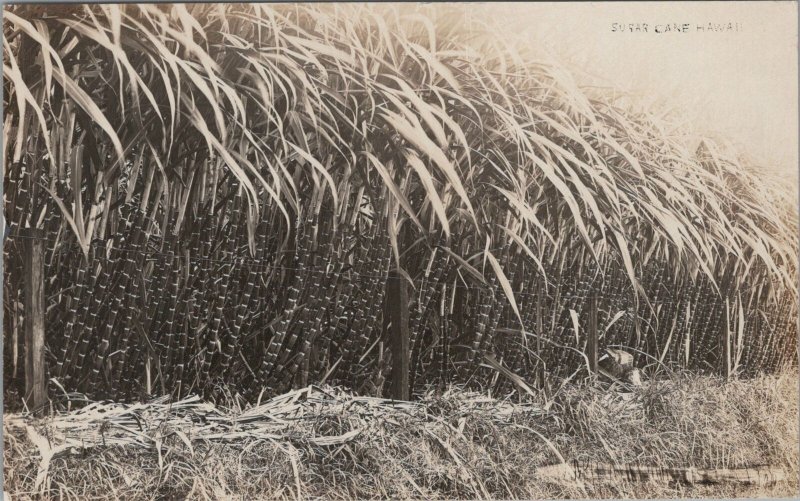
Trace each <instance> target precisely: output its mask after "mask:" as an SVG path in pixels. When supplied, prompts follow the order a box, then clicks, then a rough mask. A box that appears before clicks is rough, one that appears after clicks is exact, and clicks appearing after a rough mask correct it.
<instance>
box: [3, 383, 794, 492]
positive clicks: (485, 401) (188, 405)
mask: <svg viewBox="0 0 800 501" xmlns="http://www.w3.org/2000/svg"><path fill="white" fill-rule="evenodd" d="M797 378H798V373H797V371H791V372H787V373H784V374H780V375H776V376H763V377H759V378H756V379H752V380H742V381H737V380H734V381H730V382H724V381H721V380H719V379H716V378H711V377H698V376H690V375H675V376H673V377H672V378H671V379H669V380H665V381H659V382H651V383H647V382H646V383H645V386H644V387H642V388H638V389H636V390H635V391H633V392H628V390H625V391H622V390H623V389H622V388H620V387H616V386H612V387H609V385H608V384H603V383H592V384H589V383H569V384H567V385H565V386H564V387H563V388H562V389H561V390H560V391H559V392H558V393H557V395H556V396H555V397H553V398H551V399H547V398H545V397H544V396H542V397H541V398H527V400H526V401H525V402H523V403H519V402H508V401H498V400H494V399H491V398H487V397H485V396H481V395H480V394H477V393H470V392H464V391H458V390H457V389H451V390H449V391H447V392H445V393H444V394H430V395H427V396H425V397H423V398H422V399H421V401H420V402H419V403H417V404H414V405H401V406H396V405H392V404H391V403H389V402H386V401H380V400H377V399H369V398H359V397H354V396H352V395H348V394H346V393H344V392H340V391H338V390H334V389H324V391H322V390H319V391H313V392H312V391H307V392H295V393H293V394H290V395H288V396H287V397H285V398H283V399H282V400H281V399H278V400H275V401H271V402H268V403H266V404H262V405H261V406H260V407H256V408H254V409H253V408H251V409H249V410H247V409H244V410H243V409H240V408H237V406H236V405H234V404H231V408H224V409H223V408H217V407H214V406H212V405H210V404H206V403H201V402H198V401H191V400H190V401H185V402H184V403H182V404H173V405H172V406H170V405H166V404H164V403H163V402H162V403H156V404H152V405H149V406H148V405H144V406H140V407H138V408H130V407H129V406H127V407H126V406H120V405H116V404H108V405H97V406H94V407H91V408H90V409H89V410H86V409H84V410H83V411H75V410H73V411H72V413H71V414H67V415H59V416H57V417H56V418H52V417H51V418H48V419H46V420H39V421H36V422H34V423H33V426H32V427H30V429H29V428H26V425H29V424H30V421H28V420H27V419H25V418H23V417H22V416H19V415H13V416H7V417H6V419H5V420H4V446H5V448H4V468H5V481H6V486H5V489H6V491H7V493H8V494H10V496H11V498H12V499H27V498H32V497H39V496H41V495H42V494H43V493H44V494H45V495H46V496H47V497H62V496H63V497H64V498H72V499H101V498H109V497H113V498H117V499H170V498H180V499H183V498H186V497H187V496H188V497H189V498H196V499H257V498H269V499H275V498H298V497H299V498H304V499H308V498H323V497H324V498H328V499H354V498H373V499H374V498H419V499H453V498H459V499H464V498H469V499H476V498H503V499H510V498H514V499H542V498H586V497H590V498H675V497H692V498H697V497H789V496H792V497H793V496H796V495H797V493H798V422H797V418H798V388H797ZM292 400H293V401H292ZM231 402H233V400H231ZM548 404H549V406H548ZM31 431H33V433H31ZM31 437H33V441H32V438H31ZM37 437H38V438H37ZM70 437H72V438H70ZM76 437H79V438H77V441H75V440H76ZM36 440H39V441H40V442H42V443H41V444H40V445H39V446H38V447H37V446H36V445H34V443H33V442H34V441H36ZM69 440H73V442H71V443H72V444H73V446H72V447H62V448H61V449H59V447H58V446H59V445H63V444H65V443H70V442H69ZM75 444H79V445H75ZM42 450H44V451H45V453H44V455H47V454H49V453H50V452H53V453H54V454H53V457H52V459H51V460H50V461H49V464H47V465H44V462H42V452H41V451H42ZM561 458H563V459H565V460H567V461H572V460H578V461H600V462H606V463H613V462H618V463H638V464H641V465H652V466H664V467H684V466H695V467H699V468H702V467H709V468H710V467H729V468H736V467H746V466H755V465H773V466H780V467H782V468H783V469H784V471H785V472H786V477H787V480H786V481H782V482H780V483H778V484H775V485H772V486H768V487H742V486H731V485H711V486H686V485H681V484H667V483H655V482H645V483H631V482H628V481H619V480H617V481H612V482H604V483H596V484H591V485H590V484H585V485H576V484H575V483H571V482H557V481H552V480H547V479H545V478H541V477H540V476H537V472H536V468H537V467H538V466H541V465H546V464H554V463H558V462H560V461H561ZM43 466H47V473H46V475H45V474H44V472H43ZM37 474H40V477H39V485H38V486H37Z"/></svg>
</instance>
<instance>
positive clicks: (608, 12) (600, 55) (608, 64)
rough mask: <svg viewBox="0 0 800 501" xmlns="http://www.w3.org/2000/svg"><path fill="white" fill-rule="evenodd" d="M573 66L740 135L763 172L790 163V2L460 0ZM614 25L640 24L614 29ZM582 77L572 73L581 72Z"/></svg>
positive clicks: (794, 113)
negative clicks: (685, 28)
mask: <svg viewBox="0 0 800 501" xmlns="http://www.w3.org/2000/svg"><path fill="white" fill-rule="evenodd" d="M461 5H463V6H464V9H465V17H467V18H469V17H472V18H473V19H474V18H476V17H477V18H478V19H480V20H482V21H487V22H493V23H497V24H498V25H499V26H500V28H501V33H503V34H504V36H509V37H519V38H520V39H521V40H524V41H525V42H526V43H527V42H529V43H531V44H533V45H534V46H535V47H536V48H538V49H543V50H546V51H548V52H550V53H552V54H553V55H555V56H557V57H558V58H559V59H561V60H564V61H565V62H567V64H568V66H570V67H572V68H575V67H577V68H583V69H585V70H586V71H587V72H589V73H590V74H593V75H595V76H598V77H600V78H602V79H605V80H606V81H607V83H608V84H611V85H613V86H614V87H618V88H621V89H623V90H628V91H633V92H636V93H638V94H640V95H643V96H644V97H645V98H652V99H655V98H659V99H668V100H669V102H671V103H672V102H674V103H675V104H676V105H678V106H679V107H680V108H682V109H685V110H686V111H687V121H688V122H689V123H690V124H692V125H693V126H695V127H697V128H698V130H699V131H704V130H707V131H714V132H717V133H720V134H721V135H724V136H726V137H728V138H730V139H731V140H733V141H735V142H737V143H739V144H740V145H741V146H742V148H743V149H744V150H745V151H747V152H748V153H749V154H750V155H752V156H753V157H754V159H755V160H756V161H758V162H759V163H762V164H764V165H765V168H766V169H767V170H769V171H771V172H775V173H780V174H781V175H784V176H788V178H789V179H790V180H792V181H793V182H795V184H796V181H795V180H796V179H797V170H798V167H797V166H798V160H797V155H798V144H797V143H798V129H797V127H798V102H797V4H796V3H795V2H785V1H784V2H647V3H645V2H619V3H601V2H592V3H588V2H587V3H497V4H461ZM709 22H713V23H728V22H732V23H739V25H740V27H741V31H739V32H733V33H710V32H705V33H701V32H697V31H695V30H694V29H693V30H692V31H691V32H689V33H676V32H670V33H660V34H657V33H654V32H653V30H654V28H655V25H657V24H661V25H663V24H666V23H681V24H682V23H689V24H691V25H692V26H693V27H694V26H696V25H697V24H708V23H709ZM612 23H625V24H627V23H647V24H648V25H649V32H648V33H630V32H627V33H625V32H623V33H619V32H617V33H614V32H612ZM579 78H580V77H579Z"/></svg>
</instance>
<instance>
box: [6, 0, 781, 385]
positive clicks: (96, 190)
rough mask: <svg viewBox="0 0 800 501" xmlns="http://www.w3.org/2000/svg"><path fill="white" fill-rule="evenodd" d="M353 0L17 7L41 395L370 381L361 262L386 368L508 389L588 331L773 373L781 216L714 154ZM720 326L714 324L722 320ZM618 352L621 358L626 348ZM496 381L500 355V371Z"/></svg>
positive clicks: (565, 83) (20, 195)
mask: <svg viewBox="0 0 800 501" xmlns="http://www.w3.org/2000/svg"><path fill="white" fill-rule="evenodd" d="M412 10H413V9H410V8H407V9H404V10H403V11H402V12H401V11H398V10H396V9H393V8H387V7H376V6H365V5H361V6H308V5H283V6H274V5H240V4H230V5H218V4H198V5H183V4H175V5H92V6H69V7H66V6H36V7H34V6H16V7H13V8H11V9H9V10H7V11H6V13H5V16H4V26H3V37H4V38H3V44H4V72H3V74H4V85H5V87H4V91H5V92H4V103H3V104H4V106H5V110H6V113H5V122H4V141H3V145H4V148H5V149H4V152H3V158H4V161H5V165H6V170H5V185H4V186H5V199H4V203H5V211H6V217H7V224H8V226H9V228H10V237H9V238H8V239H7V240H6V243H5V256H6V272H5V282H4V287H5V288H4V312H5V317H4V318H5V323H4V333H5V340H6V346H7V347H10V349H9V348H7V349H6V354H7V359H6V361H7V364H6V367H8V369H7V375H6V376H7V377H9V374H10V375H11V376H13V374H15V371H16V373H18V372H19V371H17V367H16V366H17V364H18V355H19V354H18V353H17V346H18V343H19V338H20V337H21V336H20V334H19V333H20V332H21V319H22V316H23V315H24V311H23V308H22V306H21V304H22V288H23V275H22V269H21V252H22V249H23V246H22V244H23V239H22V238H21V237H20V236H18V235H19V231H20V229H22V228H26V227H36V228H42V229H44V231H45V234H46V235H47V236H46V240H45V244H46V276H47V277H48V282H47V283H46V291H47V297H48V302H49V305H50V307H49V309H48V313H47V319H46V321H47V340H48V354H47V356H48V362H49V367H50V371H51V373H50V375H51V377H52V378H53V380H54V382H55V383H57V384H56V385H55V387H58V386H59V385H60V386H61V387H62V388H63V389H66V390H67V391H81V392H86V393H89V394H92V395H95V396H98V395H108V396H113V397H115V398H135V397H137V396H139V395H140V394H141V393H142V392H169V391H176V392H177V393H181V394H185V393H186V392H188V391H197V390H198V389H203V390H205V391H212V390H213V388H215V387H217V386H218V385H219V384H220V383H226V384H230V383H235V384H236V385H238V387H239V388H241V389H242V390H245V391H248V392H250V393H251V395H252V396H256V395H258V393H259V392H260V391H261V389H262V388H266V391H267V392H268V393H272V392H275V391H280V390H284V389H286V388H288V387H290V386H292V385H299V384H305V383H307V382H312V381H319V380H322V379H326V380H327V381H329V382H330V381H333V382H340V383H344V384H348V385H351V386H353V387H354V388H356V389H358V390H361V391H365V392H380V391H381V388H382V387H383V385H384V382H385V379H386V377H387V376H388V368H389V367H390V366H391V360H389V356H390V350H389V345H388V342H387V338H386V334H385V333H386V325H385V321H384V314H383V311H384V302H385V300H386V299H385V297H384V291H385V284H386V280H387V274H388V272H389V270H391V269H399V270H400V274H401V276H402V277H404V279H406V280H408V281H409V282H410V283H411V284H413V288H412V289H411V328H412V336H413V339H412V350H413V380H414V381H413V382H414V384H415V385H417V386H418V385H421V384H424V383H426V382H431V381H434V380H436V379H437V378H447V379H455V380H459V381H466V380H469V381H473V382H476V383H479V384H483V385H487V384H492V385H497V386H498V387H500V389H502V388H508V386H507V385H508V380H507V379H506V378H500V379H498V378H497V377H496V374H497V372H495V371H494V370H490V369H488V368H487V367H486V361H487V360H488V361H489V363H490V365H494V366H495V367H497V366H498V365H500V366H502V368H503V369H502V370H506V369H509V370H512V371H514V372H517V373H518V374H521V375H523V376H524V377H526V378H530V380H533V379H534V377H540V376H541V374H543V373H544V372H547V373H552V374H569V373H571V372H573V371H575V370H576V369H578V368H580V367H581V366H582V365H583V364H584V363H585V362H584V356H583V351H584V347H585V343H586V341H585V334H584V329H585V324H586V319H585V317H586V312H585V310H586V305H587V301H586V299H587V297H589V296H597V297H598V302H599V317H600V319H599V320H600V327H601V339H600V342H601V345H604V346H612V345H624V346H628V347H631V348H634V349H635V350H639V351H638V352H637V354H638V353H639V352H642V353H643V354H646V356H648V357H654V358H655V359H658V360H660V361H661V362H663V363H665V364H680V365H683V366H687V367H691V368H694V369H697V370H719V369H720V367H721V365H722V364H723V363H726V361H724V360H722V358H723V357H722V353H724V352H725V351H724V350H723V346H722V343H724V342H726V341H725V340H726V339H728V340H729V341H728V342H729V343H730V348H731V350H730V354H731V355H730V361H729V362H730V363H731V364H732V365H733V366H734V369H735V370H738V371H742V372H746V371H758V370H769V369H774V368H776V367H779V366H782V365H784V364H786V363H791V362H793V361H795V360H796V354H795V351H794V349H793V347H794V343H795V341H796V332H797V330H796V325H795V322H794V321H792V320H791V319H793V318H795V317H796V314H797V290H796V285H795V281H796V278H795V277H796V269H797V258H796V256H797V246H796V242H795V240H796V231H795V230H796V226H797V218H796V214H795V212H794V208H793V207H791V205H789V204H788V203H786V202H782V201H781V200H782V199H781V198H780V197H781V195H780V194H779V193H774V192H772V191H770V190H768V189H767V188H765V187H764V185H763V184H762V183H760V181H759V180H758V179H757V178H756V177H755V176H754V175H753V174H751V173H750V172H749V171H748V170H747V169H745V168H744V167H743V166H742V165H740V164H739V162H737V161H736V160H735V159H733V158H728V157H727V156H726V155H725V153H724V152H722V151H718V149H717V148H716V147H715V146H714V143H712V142H704V143H702V144H701V146H700V148H699V149H695V147H696V144H694V145H692V144H690V143H689V142H688V141H687V140H686V138H684V137H681V136H680V134H676V133H675V132H674V131H672V130H670V129H669V128H668V127H667V126H666V125H665V124H662V123H659V122H658V121H657V120H656V119H654V118H652V117H651V116H649V115H648V114H646V113H642V112H634V111H631V110H630V109H629V108H627V107H625V106H623V105H622V104H621V103H618V102H615V101H612V100H610V99H609V97H608V96H604V95H602V94H600V93H597V92H596V93H589V92H587V91H584V90H581V89H579V88H578V87H577V86H576V84H575V83H574V82H573V81H572V79H571V77H570V76H569V74H568V73H566V72H565V71H564V70H563V69H561V68H559V67H555V66H549V65H543V64H539V63H536V62H533V61H532V60H531V58H530V57H527V56H525V55H524V54H523V53H521V52H519V51H517V50H515V49H513V48H511V47H508V46H506V45H505V44H503V43H502V42H501V41H500V40H498V39H497V38H496V37H494V36H492V35H491V34H488V35H487V34H484V35H482V36H480V37H472V35H473V34H472V33H465V32H463V30H462V28H461V27H460V26H459V24H458V20H459V18H458V17H456V16H452V17H448V16H446V15H437V11H436V10H429V9H427V8H419V9H418V10H414V11H413V12H411V11H412ZM726 333H727V335H726ZM641 356H645V355H641ZM506 372H507V371H506Z"/></svg>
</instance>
